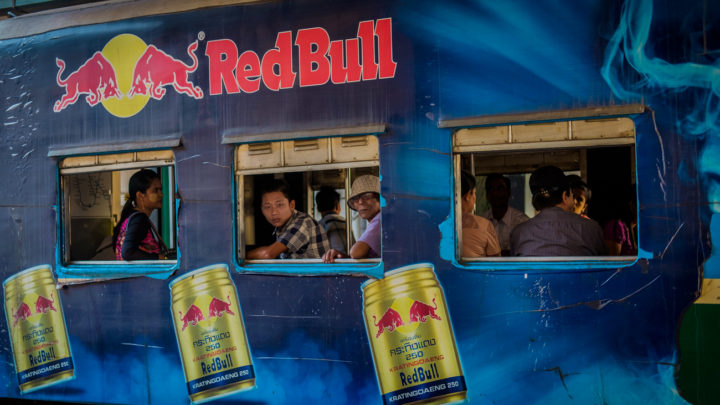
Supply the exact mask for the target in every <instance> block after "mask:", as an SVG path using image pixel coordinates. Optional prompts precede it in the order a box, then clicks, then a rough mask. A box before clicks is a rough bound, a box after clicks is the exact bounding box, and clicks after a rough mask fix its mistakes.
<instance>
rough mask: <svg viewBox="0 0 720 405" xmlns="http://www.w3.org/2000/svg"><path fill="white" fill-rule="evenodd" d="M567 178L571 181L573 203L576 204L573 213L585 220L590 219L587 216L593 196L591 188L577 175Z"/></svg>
mask: <svg viewBox="0 0 720 405" xmlns="http://www.w3.org/2000/svg"><path fill="white" fill-rule="evenodd" d="M567 178H568V180H570V189H571V190H572V194H573V201H574V203H575V206H574V208H573V212H575V213H576V214H578V215H580V216H581V217H583V218H587V219H590V218H589V217H588V216H587V211H588V206H589V204H590V197H591V196H592V191H591V190H590V187H588V185H587V183H585V181H583V179H582V178H581V177H580V176H578V175H577V174H570V175H568V176H567Z"/></svg>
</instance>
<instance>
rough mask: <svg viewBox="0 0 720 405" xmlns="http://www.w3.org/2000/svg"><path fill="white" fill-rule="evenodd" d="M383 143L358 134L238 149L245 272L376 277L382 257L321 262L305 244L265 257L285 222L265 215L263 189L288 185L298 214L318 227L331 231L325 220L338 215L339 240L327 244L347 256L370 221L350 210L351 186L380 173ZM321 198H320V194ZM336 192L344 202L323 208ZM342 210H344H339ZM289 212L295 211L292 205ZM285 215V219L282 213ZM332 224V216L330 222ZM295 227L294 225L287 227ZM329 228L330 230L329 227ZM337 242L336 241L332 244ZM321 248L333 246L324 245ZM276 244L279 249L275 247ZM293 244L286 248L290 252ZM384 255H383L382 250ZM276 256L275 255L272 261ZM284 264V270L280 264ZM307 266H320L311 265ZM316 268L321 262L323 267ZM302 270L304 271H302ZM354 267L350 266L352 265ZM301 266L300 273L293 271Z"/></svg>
mask: <svg viewBox="0 0 720 405" xmlns="http://www.w3.org/2000/svg"><path fill="white" fill-rule="evenodd" d="M378 162H379V159H378V139H377V137H376V136H374V135H367V134H363V135H353V136H342V137H323V138H312V139H295V140H282V141H275V142H263V143H249V144H241V145H238V146H237V148H236V151H235V168H236V190H237V196H236V198H237V225H238V226H237V237H236V239H237V241H238V243H237V255H238V261H239V262H240V263H242V267H243V269H245V270H252V271H271V272H282V273H285V272H291V273H303V274H307V273H310V274H312V273H321V274H322V273H336V272H361V273H368V274H372V273H373V272H374V271H377V269H378V268H379V266H380V264H381V263H380V259H358V260H353V259H350V258H339V259H337V260H336V263H335V264H322V260H321V258H320V257H319V256H318V253H317V252H316V251H314V249H315V248H314V247H313V246H312V243H313V242H311V245H307V244H306V243H304V244H302V245H300V246H301V247H300V248H299V249H297V250H292V249H286V250H284V251H283V252H280V253H279V254H278V255H277V256H274V253H275V252H274V251H273V252H272V254H268V255H266V256H260V255H259V254H258V253H257V252H259V251H262V249H260V250H257V248H259V247H267V246H271V245H273V244H274V243H276V242H277V239H276V235H275V234H274V232H275V230H276V228H278V229H282V228H283V226H284V224H288V223H289V222H288V221H291V220H295V219H294V218H296V215H297V214H294V213H293V214H292V218H293V219H287V218H279V219H277V221H280V222H281V221H282V220H285V221H286V222H284V223H283V224H280V223H279V222H278V223H271V222H270V220H272V217H271V218H270V219H268V218H267V217H266V215H265V214H264V213H263V202H265V203H266V205H267V203H268V201H264V200H263V191H266V192H267V188H268V187H267V186H268V185H269V184H277V183H278V182H280V183H284V184H285V185H286V186H287V193H288V194H289V199H288V201H292V204H293V205H294V210H295V211H297V212H298V213H301V214H300V215H307V216H310V217H312V218H313V219H314V220H315V221H316V222H318V227H317V228H314V230H313V231H312V232H316V231H317V229H323V231H322V232H323V233H325V229H326V228H327V226H328V225H327V224H326V225H325V226H324V225H323V223H324V222H321V220H322V219H323V216H324V215H327V214H329V213H334V214H336V215H335V216H334V221H333V222H337V224H336V225H337V226H334V228H339V229H336V230H335V232H334V233H333V234H334V237H333V236H332V234H331V235H330V238H329V240H328V243H330V242H332V243H333V246H332V247H334V248H338V250H344V251H345V252H348V250H349V248H350V247H351V246H352V244H353V242H354V241H355V240H356V239H358V238H359V237H360V235H361V234H362V232H363V231H364V229H365V227H366V226H367V221H365V220H364V219H362V218H360V217H359V216H358V213H357V212H356V211H353V210H350V209H347V207H348V206H347V201H346V198H347V196H349V195H350V187H351V184H352V182H353V181H354V180H355V179H356V178H358V177H360V176H363V175H373V176H378V175H379V169H378ZM319 193H322V194H321V195H320V198H318V194H319ZM326 194H331V195H332V196H334V197H336V198H337V199H338V201H337V202H338V203H339V204H334V203H329V204H330V205H331V206H332V209H329V208H327V207H323V206H318V202H320V204H321V205H322V204H323V202H322V201H323V200H324V196H325V195H326ZM337 208H339V210H337V211H335V210H336V209H337ZM287 212H288V213H291V212H293V211H291V208H290V207H288V209H287ZM281 216H282V215H281ZM326 220H327V218H326ZM288 226H290V225H288ZM327 229H330V228H327ZM333 239H334V240H335V241H334V242H333ZM321 244H322V246H323V247H322V249H326V248H327V246H329V244H328V245H325V242H322V243H321ZM276 246H277V245H276ZM287 246H289V245H287V244H286V245H285V247H286V248H287ZM378 253H380V252H378ZM269 256H272V257H269ZM278 264H282V267H281V268H279V267H278V266H277V265H278ZM308 264H315V265H314V266H308ZM317 264H322V265H320V266H318V265H317ZM298 266H299V267H298ZM347 266H349V267H347ZM295 267H297V269H298V270H292V269H293V268H295Z"/></svg>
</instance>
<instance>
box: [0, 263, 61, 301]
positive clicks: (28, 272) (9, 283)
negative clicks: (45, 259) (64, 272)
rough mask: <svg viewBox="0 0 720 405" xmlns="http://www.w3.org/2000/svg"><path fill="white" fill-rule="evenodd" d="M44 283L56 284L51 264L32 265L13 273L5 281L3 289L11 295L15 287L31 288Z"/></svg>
mask: <svg viewBox="0 0 720 405" xmlns="http://www.w3.org/2000/svg"><path fill="white" fill-rule="evenodd" d="M42 284H52V285H55V278H54V277H53V273H52V267H50V265H49V264H41V265H39V266H34V267H30V268H28V269H25V270H22V271H19V272H17V273H15V274H13V275H12V276H10V277H8V278H7V279H5V281H3V289H4V290H5V294H6V295H10V294H11V292H12V293H14V290H15V289H18V288H22V289H23V290H30V289H33V288H34V287H35V286H38V285H42Z"/></svg>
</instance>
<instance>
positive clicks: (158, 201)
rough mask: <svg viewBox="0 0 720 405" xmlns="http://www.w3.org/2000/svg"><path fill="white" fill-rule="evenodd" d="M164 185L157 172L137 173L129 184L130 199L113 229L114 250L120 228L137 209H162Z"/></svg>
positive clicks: (145, 210)
mask: <svg viewBox="0 0 720 405" xmlns="http://www.w3.org/2000/svg"><path fill="white" fill-rule="evenodd" d="M162 200H163V193H162V184H161V183H160V175H159V174H157V172H155V171H152V170H149V169H142V170H140V171H138V172H135V174H133V175H132V176H131V177H130V181H129V182H128V199H127V201H125V205H124V206H123V209H122V212H121V213H120V220H119V221H118V222H117V224H116V225H115V228H114V229H113V238H112V240H113V249H115V246H116V243H117V238H118V235H120V228H122V225H123V223H124V222H125V220H126V219H127V218H128V217H129V216H130V215H131V214H132V213H133V212H134V211H135V210H136V209H137V210H138V211H142V212H146V213H147V211H148V210H149V211H152V210H154V209H156V208H162Z"/></svg>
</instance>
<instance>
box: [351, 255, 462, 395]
mask: <svg viewBox="0 0 720 405" xmlns="http://www.w3.org/2000/svg"><path fill="white" fill-rule="evenodd" d="M362 289H363V306H364V310H363V315H364V318H365V328H366V331H367V334H368V339H369V340H370V347H371V348H372V353H373V360H374V361H375V371H376V373H377V377H378V383H379V384H380V392H381V393H382V395H383V402H384V403H385V404H388V405H402V404H417V403H423V404H426V403H432V404H441V403H447V402H454V401H460V400H464V399H465V397H466V393H467V388H466V386H465V378H464V377H463V373H462V368H461V366H460V360H459V358H458V354H457V347H456V346H455V336H454V334H453V331H452V325H451V323H450V317H449V316H448V311H447V306H446V305H445V297H444V295H443V291H442V288H441V287H440V284H439V283H438V281H437V278H436V277H435V272H434V270H433V265H432V264H430V263H421V264H414V265H410V266H405V267H401V268H399V269H395V270H393V271H390V272H388V273H385V278H383V279H380V280H372V281H368V282H366V283H364V284H363V287H362Z"/></svg>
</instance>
